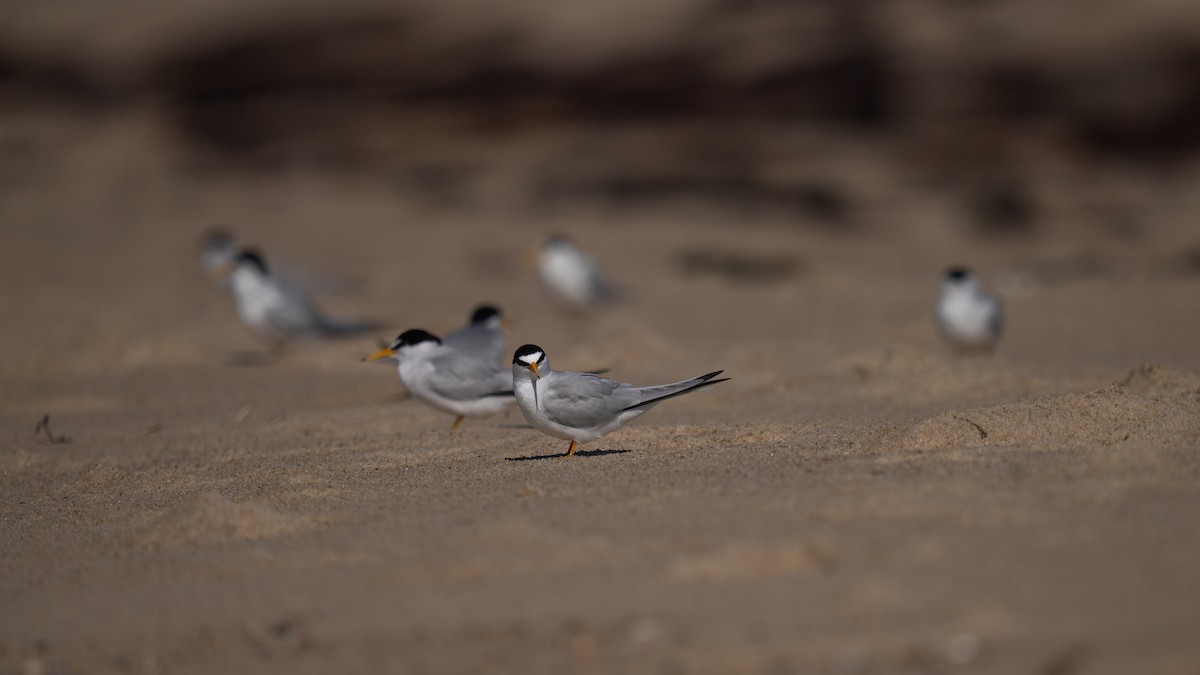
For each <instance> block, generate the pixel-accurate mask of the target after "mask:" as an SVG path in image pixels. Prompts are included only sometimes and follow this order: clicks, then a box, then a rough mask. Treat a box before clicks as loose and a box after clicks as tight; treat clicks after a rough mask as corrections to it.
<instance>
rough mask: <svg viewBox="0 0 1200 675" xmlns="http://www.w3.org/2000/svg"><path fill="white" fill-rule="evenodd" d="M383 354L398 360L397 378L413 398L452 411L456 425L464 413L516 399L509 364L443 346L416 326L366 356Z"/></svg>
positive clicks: (484, 412)
mask: <svg viewBox="0 0 1200 675" xmlns="http://www.w3.org/2000/svg"><path fill="white" fill-rule="evenodd" d="M381 360H385V361H396V362H397V373H398V374H399V375H400V381H401V382H402V383H404V388H405V389H407V390H408V392H409V393H410V394H412V397H413V398H415V399H417V400H418V401H421V402H422V403H424V404H425V405H428V406H429V407H431V408H433V409H435V410H440V411H442V412H446V413H450V414H451V415H454V425H453V427H452V428H454V429H457V428H458V426H459V425H460V424H462V422H463V420H464V419H466V418H468V417H487V416H488V415H494V414H496V413H498V412H500V411H501V410H504V409H505V408H507V407H508V406H509V405H511V404H512V403H513V402H514V401H515V399H514V398H513V378H512V372H511V371H510V370H509V369H508V368H505V367H504V366H501V365H500V364H499V363H497V362H496V361H494V360H492V361H485V360H484V359H482V358H479V357H478V356H476V355H474V354H469V353H467V352H463V351H460V350H458V349H455V348H454V347H450V346H447V345H445V344H443V342H442V340H441V339H440V338H438V337H437V336H436V335H433V334H431V333H429V332H427V331H424V330H421V329H418V328H414V329H412V330H406V331H404V332H403V333H401V334H400V335H399V336H398V337H397V338H396V339H395V340H394V341H393V342H392V343H390V344H389V345H388V346H386V347H384V348H383V349H381V350H379V351H377V352H375V353H374V354H371V355H370V356H368V357H366V358H365V359H364V361H381Z"/></svg>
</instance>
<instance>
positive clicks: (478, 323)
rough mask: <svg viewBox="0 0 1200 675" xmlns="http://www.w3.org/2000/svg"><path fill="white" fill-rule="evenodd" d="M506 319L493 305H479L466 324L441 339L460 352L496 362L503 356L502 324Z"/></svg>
mask: <svg viewBox="0 0 1200 675" xmlns="http://www.w3.org/2000/svg"><path fill="white" fill-rule="evenodd" d="M508 323H509V322H508V320H507V319H505V318H504V316H503V315H501V314H500V310H499V309H497V308H496V307H495V306H493V305H480V306H479V307H476V308H475V311H474V312H472V313H471V320H470V322H468V323H467V325H466V326H463V327H462V328H460V329H458V330H456V331H454V332H453V333H450V334H449V335H447V336H446V337H445V338H443V339H442V344H443V345H445V346H447V347H453V348H455V349H457V350H459V351H460V352H467V353H469V354H474V355H475V356H478V357H479V358H481V359H484V360H485V361H491V362H493V363H498V362H499V361H500V358H501V357H502V356H504V344H505V338H504V331H503V330H502V329H503V328H504V326H506V325H507V324H508Z"/></svg>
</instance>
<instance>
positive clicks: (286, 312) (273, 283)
mask: <svg viewBox="0 0 1200 675" xmlns="http://www.w3.org/2000/svg"><path fill="white" fill-rule="evenodd" d="M230 285H231V288H232V290H233V300H234V304H235V305H236V306H237V312H238V316H239V317H240V318H241V320H242V323H244V324H245V325H246V327H247V328H249V329H250V330H251V331H252V332H254V333H257V334H258V335H260V336H262V337H263V338H265V339H267V340H268V341H270V342H271V345H272V347H273V348H274V349H275V350H279V349H280V348H282V347H283V345H284V344H285V343H287V342H289V341H292V340H316V339H320V338H330V337H348V336H352V335H357V334H360V333H364V332H367V331H371V330H375V329H377V328H379V324H377V323H374V322H370V321H345V320H337V319H331V318H329V317H326V316H324V315H323V314H321V312H319V311H318V310H317V308H316V307H314V306H313V304H312V303H311V302H310V301H309V299H308V298H307V297H306V296H305V295H304V293H303V292H302V291H301V290H300V289H299V288H298V287H296V286H294V285H292V284H289V283H287V281H286V280H284V279H280V278H279V277H277V276H275V275H273V274H271V272H270V271H269V270H268V268H267V264H266V262H265V261H264V260H263V257H262V254H260V253H259V252H258V251H256V250H254V249H244V250H242V251H241V252H240V253H238V254H237V256H235V257H234V259H233V273H232V275H231V277H230Z"/></svg>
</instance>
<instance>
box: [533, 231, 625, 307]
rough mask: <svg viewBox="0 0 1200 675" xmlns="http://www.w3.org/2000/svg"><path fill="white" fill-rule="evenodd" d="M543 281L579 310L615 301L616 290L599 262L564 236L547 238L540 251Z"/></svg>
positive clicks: (559, 296)
mask: <svg viewBox="0 0 1200 675" xmlns="http://www.w3.org/2000/svg"><path fill="white" fill-rule="evenodd" d="M538 272H539V273H540V274H541V278H542V282H543V283H544V284H545V285H546V287H547V288H549V289H550V291H551V292H552V293H554V295H555V296H556V297H558V298H560V299H561V300H564V301H566V302H567V303H569V304H571V305H573V306H575V307H576V308H587V307H596V306H599V305H603V304H606V303H608V302H611V301H612V300H613V299H615V298H616V290H615V288H614V287H613V285H612V283H611V282H610V281H609V280H608V277H607V276H606V275H605V274H604V271H603V270H602V269H601V268H600V265H599V263H597V262H596V261H595V259H593V258H592V257H591V256H589V255H588V254H586V253H584V252H583V251H582V250H580V249H579V247H578V246H576V245H575V243H574V242H573V241H571V240H570V239H568V238H567V237H565V236H562V235H553V236H550V237H547V238H546V239H545V240H544V241H543V242H542V244H541V246H540V247H539V249H538Z"/></svg>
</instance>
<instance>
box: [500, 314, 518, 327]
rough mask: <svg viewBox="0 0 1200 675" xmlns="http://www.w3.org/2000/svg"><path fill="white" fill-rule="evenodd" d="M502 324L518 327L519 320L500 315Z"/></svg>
mask: <svg viewBox="0 0 1200 675" xmlns="http://www.w3.org/2000/svg"><path fill="white" fill-rule="evenodd" d="M500 325H501V326H504V327H505V328H516V327H517V322H516V321H513V320H512V319H510V318H508V317H507V316H502V317H500Z"/></svg>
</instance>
